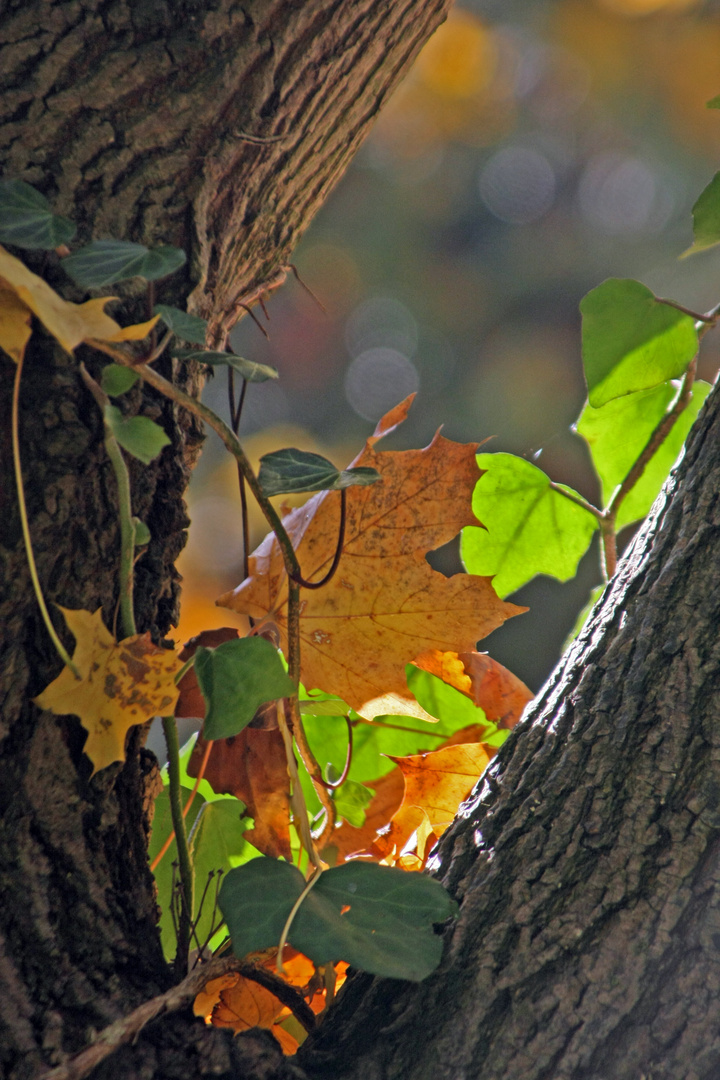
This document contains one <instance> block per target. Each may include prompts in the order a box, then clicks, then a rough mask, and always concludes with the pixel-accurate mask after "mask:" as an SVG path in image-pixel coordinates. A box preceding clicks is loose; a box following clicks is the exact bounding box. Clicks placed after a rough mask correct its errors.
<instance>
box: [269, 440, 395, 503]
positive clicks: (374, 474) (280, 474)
mask: <svg viewBox="0 0 720 1080" xmlns="http://www.w3.org/2000/svg"><path fill="white" fill-rule="evenodd" d="M379 479H380V473H379V472H378V471H377V470H376V469H371V468H368V467H367V466H359V467H358V468H356V469H343V470H340V469H336V468H335V466H334V465H333V463H332V462H331V461H328V459H327V458H324V457H322V456H321V455H320V454H311V453H308V452H307V451H305V450H295V449H294V448H289V449H286V450H276V451H275V452H274V453H272V454H265V455H264V456H263V457H261V458H260V472H259V473H258V480H259V482H260V487H261V488H262V489H263V491H264V492H265V494H266V495H268V496H270V495H290V494H295V493H297V492H301V491H338V490H340V489H341V488H346V487H351V486H353V485H356V484H359V485H362V486H366V485H367V484H374V483H375V482H376V481H377V480H379Z"/></svg>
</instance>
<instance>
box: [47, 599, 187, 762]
mask: <svg viewBox="0 0 720 1080" xmlns="http://www.w3.org/2000/svg"><path fill="white" fill-rule="evenodd" d="M60 610H61V611H62V613H63V615H64V616H65V622H66V623H67V626H68V629H69V630H70V632H71V633H72V634H73V636H74V638H75V652H74V653H73V657H72V659H73V663H74V664H75V666H76V668H77V669H78V671H79V673H80V676H81V677H80V679H76V678H75V676H74V675H73V673H72V671H70V669H69V668H67V667H65V668H63V670H62V671H61V672H60V674H59V675H58V677H57V678H56V679H55V680H54V681H53V682H51V683H50V685H49V686H47V687H46V688H45V690H43V692H42V693H41V694H39V695H38V697H36V698H35V703H36V705H39V706H40V708H41V709H49V710H50V712H53V713H55V714H56V715H58V716H65V715H67V714H70V713H72V714H73V715H74V716H77V717H79V718H80V723H81V724H82V726H83V727H84V728H85V730H86V731H87V733H88V738H87V742H86V743H85V747H84V750H85V753H86V754H87V756H88V757H89V758H90V760H91V761H92V763H93V773H96V772H98V770H99V769H104V768H106V767H107V766H108V765H112V763H113V762H114V761H124V760H125V736H126V735H127V733H128V731H129V729H130V728H131V727H133V726H134V725H135V724H144V723H145V722H146V721H147V720H150V719H151V718H152V717H153V716H165V715H167V714H168V713H171V712H172V711H173V709H174V707H175V702H176V701H177V697H178V689H177V686H176V685H175V675H176V674H177V672H178V671H179V670H180V668H181V667H182V661H181V660H180V659H179V658H178V657H177V655H176V654H175V653H174V652H172V651H170V650H169V649H161V648H159V647H158V646H157V645H154V644H153V643H152V641H151V640H150V635H149V634H135V635H134V636H133V637H129V638H125V640H124V641H120V642H116V641H115V639H114V638H113V636H112V634H111V633H110V632H109V630H107V629H106V627H105V625H104V624H103V621H102V611H101V610H100V609H98V610H97V611H96V612H95V613H94V614H93V613H92V612H90V611H72V610H69V609H68V608H60Z"/></svg>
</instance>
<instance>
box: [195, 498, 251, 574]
mask: <svg viewBox="0 0 720 1080" xmlns="http://www.w3.org/2000/svg"><path fill="white" fill-rule="evenodd" d="M189 511H190V519H191V522H192V526H191V529H190V534H189V539H188V545H187V549H186V551H185V552H184V561H185V560H186V561H187V562H189V563H192V564H193V565H199V566H201V567H204V568H205V571H206V572H212V573H217V574H222V573H226V572H227V571H228V570H232V569H234V568H237V567H238V566H239V565H240V563H241V561H242V512H241V509H240V499H239V497H238V498H237V499H236V500H233V499H226V498H224V497H223V496H222V495H206V496H204V497H203V498H200V499H197V500H193V501H192V502H191V505H190V508H189Z"/></svg>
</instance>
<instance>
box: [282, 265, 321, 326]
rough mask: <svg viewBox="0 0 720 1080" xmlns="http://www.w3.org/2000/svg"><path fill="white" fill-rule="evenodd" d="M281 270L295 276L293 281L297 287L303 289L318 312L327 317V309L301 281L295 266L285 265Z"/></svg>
mask: <svg viewBox="0 0 720 1080" xmlns="http://www.w3.org/2000/svg"><path fill="white" fill-rule="evenodd" d="M283 269H284V270H292V272H293V274H294V275H295V280H296V281H297V283H298V285H299V286H300V287H301V288H302V289H304V290H305V292H306V293H307V294H308V296H311V297H312V299H313V300H314V301H315V303H316V304H317V306H318V307H319V308H320V310H321V311H322V313H323V315H327V308H326V307H325V305H324V304H323V303H322V301H321V300H320V299H319V298H318V297H317V296H316V295H315V293H314V292H313V291H312V289H311V288H310V286H309V285H306V284H305V282H304V281H303V279H302V278H301V277H300V273H299V271H298V268H297V266H295V264H294V263H285V266H284V267H283Z"/></svg>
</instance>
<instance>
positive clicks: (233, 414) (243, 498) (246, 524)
mask: <svg viewBox="0 0 720 1080" xmlns="http://www.w3.org/2000/svg"><path fill="white" fill-rule="evenodd" d="M248 385H249V383H248V381H247V379H243V385H242V390H241V391H240V399H239V401H237V403H236V401H235V372H234V370H233V368H232V367H230V366H229V365H228V398H229V404H230V422H231V424H232V429H233V432H234V433H235V435H237V433H238V430H239V428H240V418H241V416H242V410H243V405H244V404H245V395H246V394H247V388H248ZM237 472H238V487H239V489H240V509H241V512H242V532H243V581H244V580H245V578H246V577H247V576H248V574H249V568H248V559H249V557H250V518H249V515H248V504H247V489H246V487H245V477H244V476H243V473H242V469H241V468H240V466H239V465H238V470H237Z"/></svg>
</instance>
